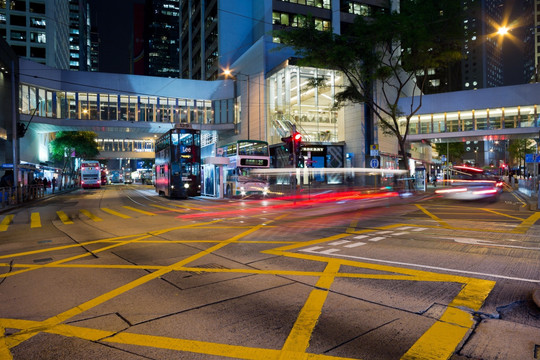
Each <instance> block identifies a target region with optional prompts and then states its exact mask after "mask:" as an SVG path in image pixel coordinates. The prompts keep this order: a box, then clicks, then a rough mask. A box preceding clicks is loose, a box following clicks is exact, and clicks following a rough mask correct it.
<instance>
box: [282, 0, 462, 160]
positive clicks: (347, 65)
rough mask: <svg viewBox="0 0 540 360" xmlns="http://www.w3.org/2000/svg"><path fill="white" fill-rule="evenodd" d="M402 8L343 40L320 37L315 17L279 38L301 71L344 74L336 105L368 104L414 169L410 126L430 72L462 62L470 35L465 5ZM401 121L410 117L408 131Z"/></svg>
mask: <svg viewBox="0 0 540 360" xmlns="http://www.w3.org/2000/svg"><path fill="white" fill-rule="evenodd" d="M400 4H401V5H400V6H401V8H400V11H399V12H396V11H393V12H389V11H385V12H377V13H375V14H373V16H372V17H371V18H365V17H363V16H357V17H356V18H355V21H354V24H352V26H351V27H350V29H348V31H347V32H345V33H344V34H342V35H339V34H334V33H333V32H332V31H331V30H328V31H319V30H318V28H317V25H316V24H315V22H314V21H313V20H312V19H311V18H309V17H308V19H307V21H305V22H303V24H304V26H303V27H298V28H292V29H282V30H278V31H276V32H275V34H274V35H275V36H277V37H278V38H279V39H280V41H281V43H282V44H283V46H290V47H291V48H292V49H294V50H295V51H296V53H297V54H298V55H299V56H300V57H301V59H300V60H299V62H300V64H301V65H305V66H314V67H320V68H332V69H336V70H339V71H341V72H342V73H343V74H344V75H345V77H346V78H347V80H348V83H347V84H346V85H345V86H344V88H343V90H342V91H341V92H340V93H339V94H337V95H336V99H337V104H336V105H338V106H342V105H344V104H346V103H347V102H351V103H357V104H365V105H366V106H367V107H368V108H369V109H370V110H371V113H372V114H373V116H374V119H375V121H376V122H377V124H378V125H379V127H380V128H381V130H382V131H383V132H384V133H385V134H389V135H393V136H395V137H396V139H397V142H398V148H399V154H400V156H401V159H402V161H401V163H400V168H403V169H408V152H407V147H406V144H407V136H408V133H409V124H410V121H411V119H412V117H413V116H414V115H415V114H416V113H417V112H418V110H419V109H420V108H421V106H422V93H423V90H424V87H425V86H426V84H427V83H428V76H429V73H430V70H431V69H441V68H445V67H446V66H448V65H449V64H450V63H452V62H455V61H456V60H458V59H461V45H462V44H463V40H464V35H463V28H462V27H463V22H462V13H461V2H460V1H455V0H401V2H400ZM323 82H324V79H319V81H318V83H323ZM413 94H414V95H418V97H417V98H416V100H414V101H412V102H411V103H410V104H409V105H408V106H407V108H406V109H401V108H400V107H399V106H398V105H399V104H398V103H399V99H400V98H401V97H404V96H410V95H413ZM401 117H405V124H404V125H403V126H402V131H400V125H399V123H398V119H399V118H401Z"/></svg>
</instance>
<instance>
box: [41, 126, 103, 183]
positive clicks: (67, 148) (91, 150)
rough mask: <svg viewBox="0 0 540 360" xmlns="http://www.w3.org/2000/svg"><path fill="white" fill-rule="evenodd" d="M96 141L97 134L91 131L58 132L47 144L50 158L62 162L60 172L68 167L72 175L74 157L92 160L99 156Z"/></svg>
mask: <svg viewBox="0 0 540 360" xmlns="http://www.w3.org/2000/svg"><path fill="white" fill-rule="evenodd" d="M96 139H97V134H96V133H95V132H93V131H59V132H57V133H56V138H55V139H54V140H52V141H51V142H50V144H49V151H50V154H51V158H52V159H53V160H56V161H63V169H62V172H64V171H65V169H66V168H68V167H69V168H70V170H71V174H73V172H74V170H75V169H74V164H73V161H72V159H73V158H74V157H77V158H85V159H94V158H96V157H97V156H98V155H99V150H98V144H97V142H96Z"/></svg>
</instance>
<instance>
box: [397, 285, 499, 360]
mask: <svg viewBox="0 0 540 360" xmlns="http://www.w3.org/2000/svg"><path fill="white" fill-rule="evenodd" d="M494 286H495V282H494V281H489V280H480V279H478V280H471V281H470V282H469V283H468V284H466V285H465V286H464V287H463V289H462V290H461V292H460V293H459V294H458V296H456V298H454V300H453V301H452V302H451V303H450V304H449V305H448V307H447V309H446V311H445V312H444V314H443V315H442V316H441V318H440V319H439V320H438V321H437V322H436V323H435V324H433V326H431V327H430V328H429V329H428V330H427V331H426V332H425V333H424V334H423V335H422V336H421V337H420V339H418V341H416V343H414V345H413V346H412V347H411V348H410V349H409V350H408V351H407V352H406V353H405V355H403V357H401V359H403V360H414V359H448V358H450V356H451V355H452V354H453V353H454V351H455V349H456V347H457V346H458V345H459V344H460V343H461V341H462V340H463V338H464V337H465V335H467V332H469V330H470V329H471V328H472V326H473V325H474V320H473V315H472V312H473V311H477V310H479V309H480V307H481V306H482V304H483V302H484V299H485V298H487V296H488V295H489V293H490V292H491V290H492V289H493V287H494ZM463 308H466V309H469V310H470V312H467V311H464V310H462V309H463Z"/></svg>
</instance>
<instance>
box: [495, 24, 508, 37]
mask: <svg viewBox="0 0 540 360" xmlns="http://www.w3.org/2000/svg"><path fill="white" fill-rule="evenodd" d="M497 34H499V35H502V36H504V35H506V34H508V28H507V27H506V26H501V27H500V28H499V30H497Z"/></svg>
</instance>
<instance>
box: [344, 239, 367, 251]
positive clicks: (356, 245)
mask: <svg viewBox="0 0 540 360" xmlns="http://www.w3.org/2000/svg"><path fill="white" fill-rule="evenodd" d="M362 245H366V243H365V242H360V241H359V242H355V243H354V244H349V245H345V247H346V248H349V249H352V248H355V247H358V246H362Z"/></svg>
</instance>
